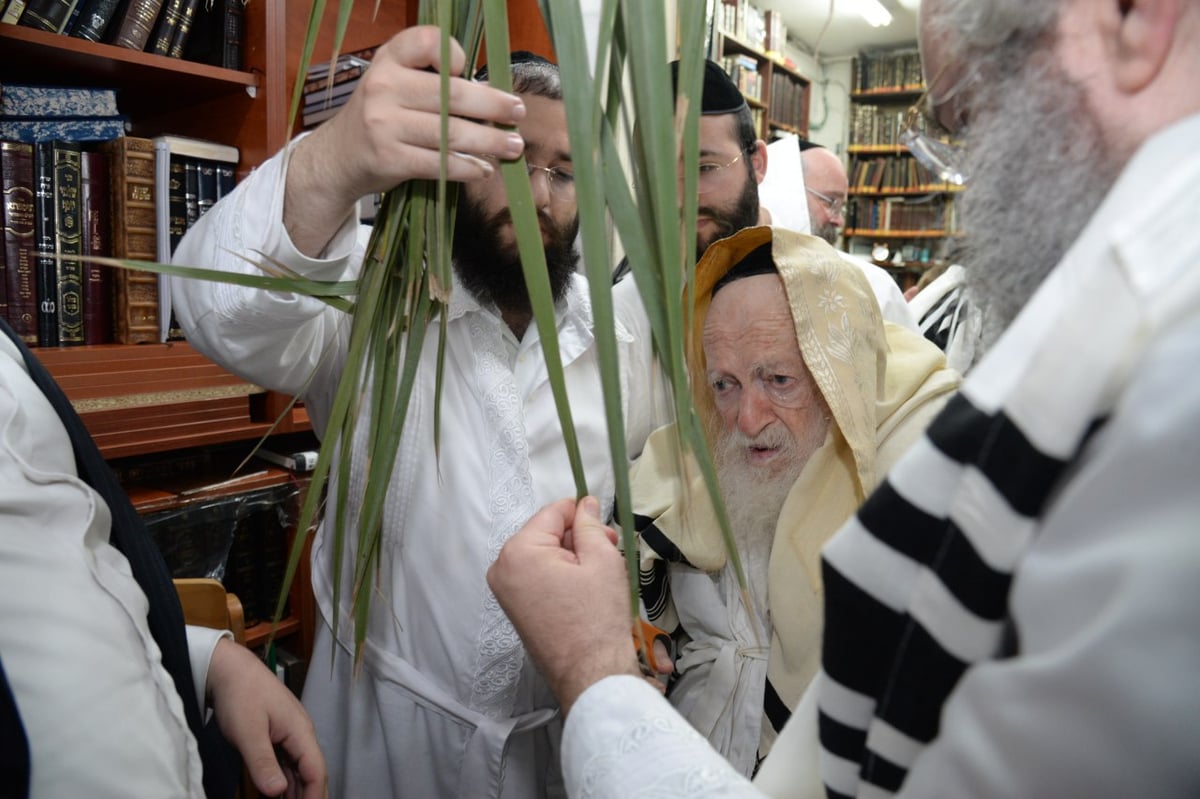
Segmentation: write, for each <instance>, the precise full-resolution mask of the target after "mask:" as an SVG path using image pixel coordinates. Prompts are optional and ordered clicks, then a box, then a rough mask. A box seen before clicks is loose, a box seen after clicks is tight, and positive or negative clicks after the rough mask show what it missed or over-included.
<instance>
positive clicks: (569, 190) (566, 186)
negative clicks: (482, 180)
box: [484, 155, 575, 199]
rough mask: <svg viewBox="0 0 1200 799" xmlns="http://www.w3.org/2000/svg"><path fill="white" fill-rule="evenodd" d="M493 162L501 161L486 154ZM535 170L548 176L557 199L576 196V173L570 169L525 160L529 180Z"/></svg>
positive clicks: (548, 183)
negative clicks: (540, 164) (539, 164)
mask: <svg viewBox="0 0 1200 799" xmlns="http://www.w3.org/2000/svg"><path fill="white" fill-rule="evenodd" d="M484 157H485V158H486V159H487V160H488V161H491V162H492V163H493V164H499V163H500V161H499V159H497V158H496V157H495V156H490V155H489V156H484ZM535 172H540V173H542V174H543V175H545V176H546V185H547V186H548V187H549V188H550V194H551V196H553V197H554V198H555V199H570V198H571V197H574V196H575V173H574V172H572V171H571V170H569V169H564V168H563V167H561V166H538V165H537V164H531V163H529V162H528V161H526V162H525V174H526V175H528V176H529V180H530V182H531V183H532V182H533V175H534V173H535Z"/></svg>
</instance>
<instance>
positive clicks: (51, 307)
mask: <svg viewBox="0 0 1200 799" xmlns="http://www.w3.org/2000/svg"><path fill="white" fill-rule="evenodd" d="M33 178H34V186H35V189H34V204H33V208H34V214H33V223H34V228H33V238H34V246H35V247H36V248H37V256H36V258H35V260H34V269H35V272H34V274H35V276H36V279H37V303H38V314H37V330H38V334H37V343H38V346H39V347H57V346H58V271H57V267H56V266H55V264H54V142H53V141H40V142H38V143H37V144H36V145H35V146H34V150H33Z"/></svg>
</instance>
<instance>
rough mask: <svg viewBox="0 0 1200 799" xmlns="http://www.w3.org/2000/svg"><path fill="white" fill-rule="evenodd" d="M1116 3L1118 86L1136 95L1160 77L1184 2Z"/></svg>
mask: <svg viewBox="0 0 1200 799" xmlns="http://www.w3.org/2000/svg"><path fill="white" fill-rule="evenodd" d="M1113 1H1114V0H1110V2H1113ZM1115 2H1116V4H1117V6H1118V12H1119V14H1120V20H1119V22H1118V24H1117V29H1116V42H1115V48H1114V51H1113V52H1114V55H1115V57H1116V78H1117V86H1118V87H1119V88H1120V89H1121V90H1122V91H1124V92H1126V93H1127V94H1136V93H1138V92H1140V91H1141V90H1142V89H1144V88H1145V87H1146V86H1147V84H1149V83H1150V82H1152V81H1153V80H1154V79H1155V78H1156V77H1157V76H1158V74H1159V72H1161V71H1162V68H1163V64H1165V63H1166V60H1167V56H1168V55H1169V54H1170V52H1171V40H1172V38H1173V35H1174V32H1175V25H1176V23H1177V22H1178V21H1179V17H1180V14H1181V13H1182V12H1181V9H1180V3H1181V0H1115Z"/></svg>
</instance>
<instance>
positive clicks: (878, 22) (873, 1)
mask: <svg viewBox="0 0 1200 799" xmlns="http://www.w3.org/2000/svg"><path fill="white" fill-rule="evenodd" d="M851 6H852V7H853V8H854V10H855V11H857V12H858V13H859V14H861V15H862V18H863V19H865V20H866V21H867V22H868V23H869V24H870V25H871V27H873V28H885V27H887V26H888V25H891V24H892V13H891V12H890V11H888V10H887V9H886V8H884V7H883V5H881V4H880V2H879V0H854V1H853V2H852V3H851Z"/></svg>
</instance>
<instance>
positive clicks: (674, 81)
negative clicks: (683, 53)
mask: <svg viewBox="0 0 1200 799" xmlns="http://www.w3.org/2000/svg"><path fill="white" fill-rule="evenodd" d="M671 88H672V89H673V90H674V91H676V92H678V91H679V62H678V61H672V62H671ZM745 107H746V98H745V97H743V96H742V93H741V92H740V91H738V87H737V86H735V85H734V83H733V81H732V80H731V79H730V77H729V75H727V74H726V73H725V70H723V69H721V66H720V65H719V64H717V63H716V62H714V61H710V60H708V59H705V61H704V92H703V94H702V95H701V97H700V113H701V114H702V115H704V116H708V115H710V114H733V113H736V112H738V111H740V110H742V109H743V108H745Z"/></svg>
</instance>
